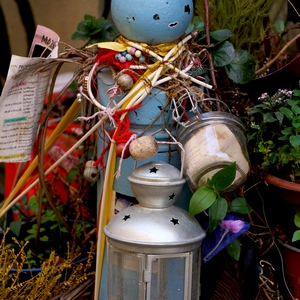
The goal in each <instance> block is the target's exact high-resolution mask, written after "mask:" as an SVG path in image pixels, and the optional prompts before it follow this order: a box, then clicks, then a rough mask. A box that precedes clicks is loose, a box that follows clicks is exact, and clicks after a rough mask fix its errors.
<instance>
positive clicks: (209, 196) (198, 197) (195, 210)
mask: <svg viewBox="0 0 300 300" xmlns="http://www.w3.org/2000/svg"><path fill="white" fill-rule="evenodd" d="M216 199H217V194H216V193H215V191H214V190H213V189H211V188H208V187H207V186H205V185H204V186H201V187H199V188H198V189H197V190H196V191H195V193H194V194H193V196H192V198H191V201H190V205H189V213H190V215H191V216H194V215H196V214H199V213H201V212H203V211H205V210H206V209H207V208H209V207H210V206H211V205H212V204H213V203H214V202H215V201H216Z"/></svg>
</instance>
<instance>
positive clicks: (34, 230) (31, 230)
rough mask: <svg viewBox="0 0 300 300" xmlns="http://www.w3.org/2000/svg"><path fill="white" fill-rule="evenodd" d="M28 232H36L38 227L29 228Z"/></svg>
mask: <svg viewBox="0 0 300 300" xmlns="http://www.w3.org/2000/svg"><path fill="white" fill-rule="evenodd" d="M27 232H28V233H32V234H36V228H31V229H28V230H27Z"/></svg>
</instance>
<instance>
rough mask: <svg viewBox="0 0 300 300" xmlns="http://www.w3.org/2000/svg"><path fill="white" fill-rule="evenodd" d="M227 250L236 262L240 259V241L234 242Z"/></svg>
mask: <svg viewBox="0 0 300 300" xmlns="http://www.w3.org/2000/svg"><path fill="white" fill-rule="evenodd" d="M226 250H227V252H228V253H229V255H230V256H231V257H233V258H234V259H235V260H239V259H240V255H241V245H240V242H239V240H238V239H236V240H234V241H232V242H231V243H230V244H229V245H227V247H226Z"/></svg>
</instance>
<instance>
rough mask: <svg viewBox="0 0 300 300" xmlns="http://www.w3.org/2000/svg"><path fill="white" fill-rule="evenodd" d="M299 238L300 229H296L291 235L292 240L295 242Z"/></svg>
mask: <svg viewBox="0 0 300 300" xmlns="http://www.w3.org/2000/svg"><path fill="white" fill-rule="evenodd" d="M299 240H300V230H296V231H295V232H294V234H293V237H292V242H297V241H299Z"/></svg>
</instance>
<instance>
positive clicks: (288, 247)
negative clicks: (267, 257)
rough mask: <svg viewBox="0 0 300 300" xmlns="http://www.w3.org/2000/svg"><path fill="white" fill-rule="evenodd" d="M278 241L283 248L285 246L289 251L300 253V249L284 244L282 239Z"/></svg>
mask: <svg viewBox="0 0 300 300" xmlns="http://www.w3.org/2000/svg"><path fill="white" fill-rule="evenodd" d="M277 241H278V243H279V244H280V245H281V246H283V247H285V248H287V249H290V250H293V251H295V252H298V253H300V249H299V248H297V247H294V246H292V245H290V244H287V243H284V242H283V241H282V240H280V239H278V240H277Z"/></svg>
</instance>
